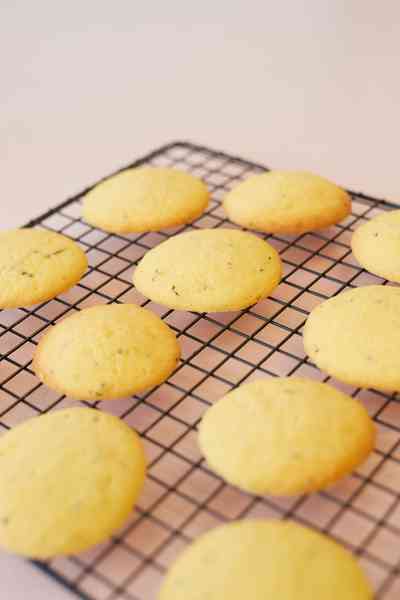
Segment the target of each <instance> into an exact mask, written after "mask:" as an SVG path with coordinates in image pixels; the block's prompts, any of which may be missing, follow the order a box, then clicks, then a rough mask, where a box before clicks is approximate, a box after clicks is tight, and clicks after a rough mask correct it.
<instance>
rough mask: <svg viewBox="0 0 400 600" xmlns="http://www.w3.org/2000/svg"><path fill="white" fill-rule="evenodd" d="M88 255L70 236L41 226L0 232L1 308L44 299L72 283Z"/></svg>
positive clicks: (14, 306)
mask: <svg viewBox="0 0 400 600" xmlns="http://www.w3.org/2000/svg"><path fill="white" fill-rule="evenodd" d="M87 264H88V263H87V258H86V255H85V253H84V252H83V250H81V249H80V247H79V246H78V244H76V243H75V242H74V241H72V240H70V239H69V238H67V237H65V236H64V235H61V234H59V233H55V232H53V231H45V230H43V229H12V230H9V231H3V232H1V233H0V309H1V308H21V307H25V306H32V305H33V304H38V303H39V302H45V301H46V300H50V299H51V298H54V297H55V296H57V295H58V294H61V293H62V292H65V290H67V289H69V288H70V287H72V286H73V285H75V284H76V283H77V282H78V281H79V280H80V278H81V277H82V275H83V274H84V272H85V271H86V269H87Z"/></svg>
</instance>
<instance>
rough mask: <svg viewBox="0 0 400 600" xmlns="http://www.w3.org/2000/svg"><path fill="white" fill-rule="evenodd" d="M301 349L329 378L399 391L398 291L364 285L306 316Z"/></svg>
mask: <svg viewBox="0 0 400 600" xmlns="http://www.w3.org/2000/svg"><path fill="white" fill-rule="evenodd" d="M303 339H304V348H305V351H306V352H307V354H308V355H309V357H310V358H311V360H312V361H314V362H315V364H316V365H317V366H318V367H319V368H320V369H321V371H325V372H326V373H328V374H329V375H331V376H332V377H336V378H337V379H339V380H340V381H344V382H345V383H348V384H350V385H354V386H357V387H362V388H369V387H371V388H376V389H379V390H383V391H392V390H393V391H398V390H400V288H398V287H389V286H380V285H368V286H365V287H362V288H356V289H353V290H350V291H346V292H342V293H341V294H339V295H337V296H334V297H333V298H330V299H329V300H326V301H325V302H322V303H321V304H320V305H318V306H317V307H316V308H314V310H313V311H312V312H311V314H310V316H309V317H308V319H307V322H306V324H305V327H304V333H303Z"/></svg>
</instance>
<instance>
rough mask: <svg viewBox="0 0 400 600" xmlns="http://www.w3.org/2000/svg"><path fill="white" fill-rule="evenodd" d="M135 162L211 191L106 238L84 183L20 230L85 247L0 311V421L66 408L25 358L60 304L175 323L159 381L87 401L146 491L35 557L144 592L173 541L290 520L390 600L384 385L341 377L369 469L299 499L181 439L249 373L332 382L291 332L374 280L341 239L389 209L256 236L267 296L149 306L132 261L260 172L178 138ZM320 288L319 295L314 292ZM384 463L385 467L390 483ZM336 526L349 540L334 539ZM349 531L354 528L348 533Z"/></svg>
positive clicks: (94, 580) (382, 205)
mask: <svg viewBox="0 0 400 600" xmlns="http://www.w3.org/2000/svg"><path fill="white" fill-rule="evenodd" d="M141 164H155V165H161V164H162V165H167V166H175V167H178V168H182V169H186V170H189V171H191V172H193V173H195V174H197V175H199V176H201V177H203V178H204V179H205V181H206V182H207V184H208V186H209V188H210V190H211V192H212V201H211V203H210V206H209V209H208V211H207V213H206V214H205V215H203V216H202V217H200V218H199V219H198V220H197V221H196V222H195V223H193V224H192V225H190V226H187V227H180V228H177V229H175V230H173V231H169V232H160V233H158V234H146V233H144V234H140V235H135V236H133V235H132V236H131V235H127V236H125V235H118V234H107V233H105V232H100V231H98V230H96V229H93V228H91V227H90V226H88V225H87V224H86V223H85V222H84V221H83V220H82V219H81V217H80V212H81V211H80V201H81V198H82V197H83V195H84V194H85V193H86V192H87V191H88V190H89V189H91V188H87V189H86V190H84V191H83V192H82V193H80V194H78V195H77V196H74V197H72V198H70V199H68V200H66V201H65V202H63V203H62V204H60V205H59V206H56V207H54V208H52V209H50V210H49V211H47V212H46V213H45V214H43V215H41V216H39V217H37V218H36V219H33V220H32V221H31V222H30V223H28V225H27V226H38V227H42V228H46V229H50V230H54V231H59V232H62V233H64V234H65V235H69V236H70V237H73V238H74V239H76V241H77V242H78V243H79V244H80V245H81V246H82V248H83V249H84V250H85V251H86V252H87V253H88V258H89V265H90V266H89V270H88V273H87V274H86V275H85V277H84V278H83V279H82V281H81V282H80V283H79V284H78V286H76V287H75V288H74V289H73V290H71V291H70V292H67V293H65V294H62V295H61V296H59V297H58V298H57V299H56V300H52V301H50V302H47V303H43V304H41V305H39V306H36V307H34V308H33V309H20V310H16V311H3V312H0V345H1V348H2V349H3V352H2V354H1V362H0V397H1V403H0V431H1V430H2V429H8V428H10V427H12V426H14V425H15V424H16V423H18V422H19V421H20V420H23V419H25V418H27V417H29V416H32V415H34V414H40V413H44V412H47V411H49V410H53V409H54V408H60V407H62V406H68V405H70V404H71V401H70V400H69V399H68V398H65V396H58V395H56V394H54V393H53V392H50V391H49V390H47V389H46V388H45V387H44V386H42V384H40V383H38V381H37V380H35V379H34V374H33V372H32V369H31V366H30V365H31V361H30V356H31V350H32V347H33V346H34V345H35V344H37V342H38V338H39V336H40V335H42V334H43V332H44V331H45V330H46V329H47V328H48V327H50V326H52V325H53V324H54V323H55V322H56V321H57V320H59V319H60V318H62V317H63V316H65V315H66V314H67V313H69V312H71V311H76V310H80V309H81V308H83V307H84V306H86V305H88V304H90V303H101V302H102V303H111V302H125V301H134V302H139V303H140V304H141V305H143V306H146V305H148V306H149V307H150V308H152V309H155V310H156V312H158V313H159V314H160V315H161V316H162V318H163V319H165V320H166V322H168V323H169V324H170V326H171V327H172V328H173V329H174V330H175V331H176V333H177V335H178V337H179V338H180V341H181V344H182V347H183V350H184V352H183V358H182V361H181V363H180V365H179V367H178V368H177V370H176V371H175V373H174V374H173V376H172V377H171V378H170V380H169V381H168V382H166V383H164V384H163V385H162V386H160V387H159V388H156V389H152V390H149V391H148V392H146V393H144V394H141V395H140V396H137V397H135V398H131V399H125V400H123V401H113V402H110V403H107V402H102V403H98V404H97V406H99V407H101V408H102V409H103V410H108V411H112V412H113V413H115V414H118V415H119V416H120V417H121V418H123V419H125V420H126V421H127V422H128V423H129V424H130V425H132V426H134V427H135V428H136V429H138V431H139V432H140V434H141V436H142V439H143V441H144V444H145V446H146V449H147V453H148V456H149V457H150V461H149V476H148V481H147V487H146V491H145V493H144V496H143V497H142V498H141V499H140V501H139V506H138V508H137V511H136V512H135V515H134V516H133V518H132V520H131V522H130V523H129V525H127V526H126V527H125V528H124V530H123V531H121V532H120V533H119V534H118V535H117V536H115V537H114V538H113V539H112V540H111V541H110V542H108V543H106V544H104V545H103V546H101V547H100V548H97V549H96V550H95V551H94V552H92V553H87V554H84V555H80V556H77V557H69V558H62V559H56V560H54V561H50V562H49V563H36V564H37V565H38V566H39V567H40V568H41V569H43V570H44V571H45V572H46V573H48V574H49V575H51V576H53V577H55V578H56V579H57V580H58V581H61V582H62V583H63V584H64V585H65V586H67V587H68V588H69V589H70V590H72V591H73V592H75V593H76V594H77V595H78V596H79V597H81V598H86V599H89V600H122V599H124V600H149V594H148V592H145V591H144V590H145V588H146V589H147V587H146V586H145V579H146V578H147V579H151V580H154V581H155V584H157V580H158V578H159V577H161V576H162V574H163V573H164V572H165V569H166V567H167V566H168V565H169V564H170V562H171V560H172V558H173V556H174V554H175V553H176V551H177V549H178V547H179V549H181V548H182V547H183V546H184V545H186V544H187V543H189V542H190V541H191V540H192V539H193V538H194V537H196V536H197V535H198V534H199V533H201V532H202V531H204V530H205V529H207V528H208V527H210V526H213V525H215V524H218V523H220V522H224V521H226V520H230V519H232V518H246V517H250V516H255V515H258V516H261V515H267V516H274V517H277V518H289V517H290V518H293V519H296V520H297V521H299V522H303V523H305V524H307V525H308V526H311V527H314V528H316V529H319V530H321V531H324V532H325V533H328V534H329V535H331V536H332V537H335V538H337V539H338V540H339V541H340V542H341V543H342V544H344V545H346V546H347V547H348V548H350V549H351V550H352V551H353V552H354V553H355V554H357V555H358V556H359V557H360V560H361V561H362V563H363V566H364V567H365V568H366V570H367V571H369V572H370V573H372V576H373V579H374V581H375V584H376V588H377V598H379V599H384V600H395V598H397V597H398V593H396V590H397V592H398V589H399V588H398V587H396V586H399V584H400V543H399V542H400V403H399V402H398V399H397V397H396V396H395V395H393V396H388V395H385V394H383V393H381V392H377V391H365V390H364V391H360V390H359V389H355V388H349V386H346V390H347V391H348V392H349V393H351V394H352V395H353V396H359V397H360V399H362V400H363V399H364V400H366V401H367V403H369V408H370V412H371V414H372V416H373V417H374V419H375V421H376V423H377V426H378V428H380V429H381V430H383V429H385V432H386V433H385V436H386V437H385V436H383V437H382V439H383V442H381V441H378V446H377V448H376V451H375V452H374V455H373V458H372V459H371V460H372V466H371V468H370V469H368V468H365V467H364V468H363V467H362V468H361V469H359V470H358V471H356V472H355V473H354V474H353V475H352V476H351V477H349V478H347V479H346V480H345V481H343V482H342V483H340V484H338V485H337V486H334V487H333V488H330V489H329V490H326V491H324V492H321V493H320V494H314V495H313V496H309V497H307V496H304V497H298V498H294V499H291V500H287V499H286V500H285V499H276V498H270V497H264V498H258V497H252V496H250V495H247V494H245V493H243V492H240V491H238V490H234V489H233V488H231V487H230V486H227V485H225V484H224V483H223V482H222V481H221V480H220V479H219V478H218V477H217V476H216V475H215V474H214V473H212V472H210V471H209V470H208V469H207V467H206V465H205V464H204V462H203V461H202V459H201V457H200V455H199V453H198V450H197V449H196V446H195V443H194V436H195V431H196V427H197V425H198V422H199V418H200V415H201V412H202V411H203V410H204V409H205V408H206V407H207V406H208V405H209V404H210V403H211V402H212V401H213V400H214V398H213V397H211V396H210V393H211V389H212V386H215V390H214V391H213V392H212V393H213V395H215V394H216V395H222V393H224V392H226V391H228V390H230V389H232V388H233V387H235V386H237V385H239V384H240V383H242V382H243V381H245V380H247V379H248V378H249V377H252V376H254V375H261V376H263V375H265V376H277V375H292V374H294V373H296V374H298V375H308V376H314V377H319V378H320V379H323V380H324V381H330V382H331V383H332V384H333V385H340V384H339V383H338V382H335V381H333V380H332V379H331V378H329V377H324V376H323V375H322V374H320V373H319V372H318V371H317V369H316V368H315V367H314V366H313V365H312V363H310V362H309V361H308V359H307V357H306V356H305V355H304V353H303V350H302V346H301V343H300V341H301V337H300V336H301V329H302V327H303V324H304V322H305V319H306V317H307V314H308V310H309V308H310V307H312V305H313V304H314V303H316V302H319V301H321V300H323V299H325V298H327V297H329V296H331V295H333V294H337V293H340V292H341V291H342V290H344V289H346V288H347V287H355V286H357V285H360V283H363V281H364V280H365V278H368V282H371V283H372V282H374V281H376V282H381V283H387V282H384V281H383V280H380V279H379V278H374V277H372V276H369V275H367V274H366V273H365V272H364V271H363V270H362V269H360V268H359V267H358V266H357V265H356V264H355V263H354V262H353V261H352V259H351V252H350V248H349V244H348V238H349V236H350V234H351V231H352V230H353V228H354V227H355V226H357V225H358V224H360V223H361V222H363V221H364V220H365V219H367V218H369V217H370V216H371V215H373V214H374V213H375V212H376V211H381V210H385V209H390V208H395V206H394V205H391V204H390V203H388V202H385V201H384V200H378V199H375V198H372V197H370V196H366V195H365V194H361V193H356V192H351V193H352V196H353V201H354V202H353V208H354V212H353V215H352V217H349V218H348V219H347V220H346V221H345V222H344V224H339V225H337V226H335V227H332V228H330V229H329V230H327V231H325V232H313V233H307V234H302V235H298V236H292V237H289V236H278V235H265V236H262V237H264V238H265V239H268V240H269V241H270V242H271V243H272V244H273V245H275V247H276V248H277V249H279V251H280V254H281V257H282V259H283V262H284V266H285V274H284V277H283V280H282V284H281V286H279V288H277V290H275V292H274V293H273V294H272V296H271V298H269V299H267V300H264V301H262V302H260V303H259V304H257V305H255V306H253V307H251V308H249V309H247V310H245V311H239V312H235V313H225V314H195V313H178V312H176V311H173V310H168V309H165V308H162V307H159V306H156V305H155V304H153V303H152V302H150V301H149V300H146V299H144V298H143V297H141V296H140V295H139V294H138V293H137V292H136V291H135V290H134V288H133V286H132V284H131V272H132V268H133V264H137V262H138V260H140V257H141V256H142V255H143V254H144V253H145V252H146V250H148V249H149V248H151V247H152V246H154V245H155V244H156V243H158V242H159V241H161V240H163V239H166V238H168V237H170V236H171V235H173V234H174V233H176V232H178V231H183V230H185V229H189V228H201V227H205V226H206V227H224V226H228V227H230V226H232V224H230V223H229V222H228V221H227V220H226V218H225V217H224V214H223V213H222V212H221V208H220V199H221V197H222V196H223V194H224V193H225V192H226V191H228V189H230V188H231V187H232V185H235V184H236V183H237V182H238V181H240V180H241V179H243V178H244V177H246V176H248V175H249V174H251V173H253V172H261V171H263V170H266V169H265V167H264V166H263V165H259V164H256V163H253V162H251V161H247V160H244V159H241V158H239V157H234V156H230V155H228V154H225V153H224V152H218V151H215V150H211V149H209V148H205V147H203V146H198V145H195V144H192V143H190V142H174V143H171V144H168V145H166V146H163V147H162V148H160V149H158V150H155V151H154V152H152V153H151V154H149V155H147V156H145V157H143V158H141V159H139V160H138V161H135V162H134V163H132V164H131V165H128V166H127V167H124V169H126V168H130V167H132V166H138V165H141ZM121 170H123V169H121ZM299 277H300V279H299ZM301 278H306V281H307V284H306V285H303V284H302V283H299V281H301ZM321 285H322V286H324V285H325V286H328V289H329V290H330V291H321V290H323V287H321ZM269 335H270V337H268V336H269ZM249 346H251V349H250V350H249ZM342 387H343V386H342ZM74 404H76V403H74ZM396 411H397V412H396ZM386 413H388V415H389V416H387V415H386ZM386 438H387V440H388V441H386ZM368 464H369V463H368ZM387 469H392V470H393V472H395V473H398V474H399V475H398V479H397V481H396V478H395V477H391V476H390V475H391V473H390V471H389V473H386V470H387ZM397 469H398V471H397ZM172 472H173V473H176V474H174V476H172V475H171V473H172ZM375 495H378V496H379V497H380V498H381V499H382V506H379V507H378V505H377V501H376V498H375V499H374V497H375ZM368 498H370V500H368ZM383 499H385V500H384V501H383ZM176 503H179V504H178V505H179V507H180V510H179V511H177V510H176ZM310 503H311V508H310ZM378 504H379V503H378ZM174 507H175V508H174ZM326 513H327V514H326ZM350 526H351V530H352V535H351V538H350V536H348V535H347V536H346V531H347V529H348V528H349V527H350ZM354 531H359V533H360V535H359V538H358V537H357V536H354ZM384 536H386V542H385V538H384ZM396 540H397V545H398V548H399V549H398V551H397V554H396V549H395V548H391V549H389V550H387V546H388V544H389V546H390V541H393V544H394V543H395V541H396ZM121 556H122V558H121ZM113 561H114V562H115V564H114V565H113Z"/></svg>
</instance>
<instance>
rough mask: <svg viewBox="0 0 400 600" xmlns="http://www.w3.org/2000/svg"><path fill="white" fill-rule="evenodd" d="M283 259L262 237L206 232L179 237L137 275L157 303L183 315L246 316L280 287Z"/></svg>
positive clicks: (146, 259) (154, 251)
mask: <svg viewBox="0 0 400 600" xmlns="http://www.w3.org/2000/svg"><path fill="white" fill-rule="evenodd" d="M281 275H282V266H281V261H280V258H279V255H278V253H277V252H276V250H275V249H274V248H273V247H272V246H271V245H270V244H268V243H267V242H265V241H264V240H262V239H260V238H259V237H257V236H255V235H253V234H251V233H247V232H244V231H239V230H236V229H201V230H196V231H189V232H186V233H182V234H180V235H176V236H174V237H172V238H170V239H168V240H166V241H165V242H162V243H161V244H159V245H158V246H156V247H155V248H153V249H152V250H150V251H149V252H147V254H146V255H145V256H144V257H143V258H142V260H141V262H140V264H139V265H138V267H137V268H136V270H135V272H134V275H133V282H134V284H135V286H136V287H137V289H138V290H139V291H140V292H141V293H142V294H144V295H145V296H147V297H148V298H150V299H151V300H153V301H155V302H158V303H159V304H164V305H165V306H168V307H170V308H175V309H179V310H192V311H195V312H218V311H229V310H240V309H242V308H246V307H248V306H251V305H252V304H255V303H256V302H258V301H259V300H261V299H262V298H265V297H267V296H268V295H269V294H270V293H271V292H272V291H273V290H274V289H275V287H276V286H277V285H278V283H279V281H280V279H281Z"/></svg>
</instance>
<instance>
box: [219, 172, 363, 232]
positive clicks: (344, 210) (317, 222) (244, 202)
mask: <svg viewBox="0 0 400 600" xmlns="http://www.w3.org/2000/svg"><path fill="white" fill-rule="evenodd" d="M223 204H224V208H225V210H226V213H227V215H228V217H229V219H230V220H231V221H233V222H234V223H238V224H239V225H242V226H244V227H248V228H249V229H257V230H259V231H265V232H267V233H289V234H299V233H305V232H306V231H314V230H316V229H322V228H324V227H329V226H330V225H334V224H335V223H338V222H339V221H341V220H342V219H344V218H345V217H347V215H348V214H349V213H350V210H351V198H350V196H349V194H348V193H347V192H345V191H344V190H343V189H341V188H340V187H338V186H337V185H335V184H334V183H331V182H330V181H328V180H327V179H324V178H323V177H319V176H318V175H314V174H312V173H307V172H302V171H269V172H268V173H262V174H261V175H253V176H252V177H249V178H248V179H246V180H245V181H243V182H241V183H239V184H238V185H237V186H236V187H234V188H233V189H232V190H231V191H230V192H228V194H227V195H226V196H225V198H224V202H223Z"/></svg>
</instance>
